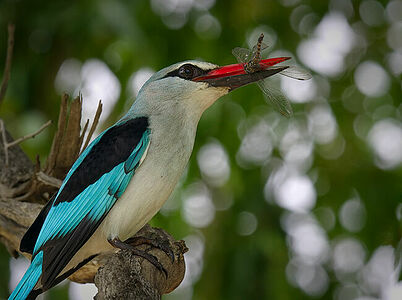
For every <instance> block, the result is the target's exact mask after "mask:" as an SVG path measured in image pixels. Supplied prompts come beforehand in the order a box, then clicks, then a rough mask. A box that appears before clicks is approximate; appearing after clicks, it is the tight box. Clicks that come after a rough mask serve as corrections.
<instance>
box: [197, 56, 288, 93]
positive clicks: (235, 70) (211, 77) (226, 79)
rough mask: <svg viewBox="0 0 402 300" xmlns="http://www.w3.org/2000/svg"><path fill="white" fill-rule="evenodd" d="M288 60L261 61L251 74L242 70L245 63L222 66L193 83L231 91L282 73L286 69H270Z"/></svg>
mask: <svg viewBox="0 0 402 300" xmlns="http://www.w3.org/2000/svg"><path fill="white" fill-rule="evenodd" d="M288 59H290V57H276V58H268V59H263V60H261V61H260V62H259V65H260V70H259V71H257V72H253V73H247V72H246V71H245V70H244V65H245V63H242V64H233V65H228V66H223V67H219V68H216V69H213V70H211V71H209V73H207V74H206V75H202V76H199V77H196V78H194V79H193V81H204V82H207V83H209V84H210V85H211V86H216V87H229V88H230V89H231V90H233V89H235V88H238V87H241V86H244V85H246V84H250V83H253V82H256V81H258V80H263V79H265V78H267V77H269V76H272V75H274V74H276V73H279V72H281V71H283V70H284V69H286V68H288V67H287V66H283V67H275V68H271V67H272V66H274V65H276V64H278V63H281V62H284V61H286V60H288Z"/></svg>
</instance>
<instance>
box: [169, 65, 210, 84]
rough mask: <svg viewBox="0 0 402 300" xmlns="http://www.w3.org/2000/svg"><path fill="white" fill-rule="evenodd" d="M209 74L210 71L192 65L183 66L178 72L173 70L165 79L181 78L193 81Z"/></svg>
mask: <svg viewBox="0 0 402 300" xmlns="http://www.w3.org/2000/svg"><path fill="white" fill-rule="evenodd" d="M208 72H209V70H202V69H201V68H199V67H197V66H195V65H192V64H184V65H181V66H180V67H179V68H177V69H176V70H173V71H171V72H169V73H167V74H166V75H165V76H164V77H163V78H166V77H179V78H183V79H187V80H191V79H193V78H195V77H198V76H201V75H205V74H207V73H208Z"/></svg>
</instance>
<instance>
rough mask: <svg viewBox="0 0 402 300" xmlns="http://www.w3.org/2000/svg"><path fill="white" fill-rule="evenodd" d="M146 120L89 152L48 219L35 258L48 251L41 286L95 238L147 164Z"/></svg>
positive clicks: (111, 133) (113, 131)
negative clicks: (139, 171) (119, 199)
mask: <svg viewBox="0 0 402 300" xmlns="http://www.w3.org/2000/svg"><path fill="white" fill-rule="evenodd" d="M148 125H149V124H148V119H147V118H146V117H141V118H136V119H132V120H128V121H124V122H120V123H118V124H116V125H114V126H112V127H110V128H109V129H107V130H106V131H104V132H103V133H102V134H101V135H100V136H98V138H97V139H95V140H94V141H93V142H92V143H91V145H90V146H89V147H88V148H87V149H85V150H84V152H83V153H82V154H81V155H80V157H79V158H78V159H77V161H76V162H75V163H74V165H73V167H72V168H71V170H70V171H69V172H68V174H67V176H66V178H65V180H64V182H63V184H62V186H61V188H60V190H59V192H58V193H57V195H56V197H55V198H54V200H53V203H52V206H51V207H50V209H49V211H48V213H47V216H46V217H45V218H44V220H43V221H42V222H43V225H42V227H41V230H40V233H39V235H38V237H37V239H36V243H35V247H34V249H33V255H34V256H35V255H36V254H37V253H38V252H40V251H43V266H42V270H43V273H42V285H43V287H44V288H45V289H46V287H50V286H52V283H53V281H54V280H55V279H56V277H57V275H58V274H59V273H60V272H61V271H62V270H63V269H64V267H65V266H66V265H67V264H68V262H69V261H70V260H71V258H72V257H73V256H74V255H75V253H76V252H77V251H78V250H79V249H80V248H81V247H82V246H83V245H84V244H85V242H86V241H87V240H88V239H89V238H90V237H91V235H92V234H93V233H94V232H95V230H96V229H97V227H98V226H99V225H100V223H101V222H102V220H103V219H104V218H105V217H106V215H107V213H108V212H109V211H110V209H111V208H112V207H113V205H114V203H115V202H116V200H117V199H118V198H119V197H120V196H121V195H122V194H123V192H124V191H125V189H126V187H127V185H128V183H129V182H130V180H131V178H132V176H133V175H134V172H135V170H136V168H137V167H138V166H139V164H140V163H141V162H142V161H143V159H144V157H145V153H146V150H147V148H148V145H149V140H150V130H149V128H148Z"/></svg>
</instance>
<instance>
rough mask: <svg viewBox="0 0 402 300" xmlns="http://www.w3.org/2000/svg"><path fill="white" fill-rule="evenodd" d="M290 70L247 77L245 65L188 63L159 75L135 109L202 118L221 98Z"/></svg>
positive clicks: (144, 89) (146, 87)
mask: <svg viewBox="0 0 402 300" xmlns="http://www.w3.org/2000/svg"><path fill="white" fill-rule="evenodd" d="M285 68H286V67H279V68H278V67H277V68H266V69H261V70H260V71H257V72H254V73H250V74H248V73H246V72H245V71H244V64H233V65H228V66H223V67H221V66H218V65H215V64H212V63H208V62H200V61H184V62H181V63H176V64H173V65H171V66H169V67H166V68H164V69H162V70H160V71H159V72H157V73H155V74H154V75H153V76H151V78H150V79H149V80H148V81H147V82H146V83H145V84H144V85H143V87H142V88H141V90H140V92H139V94H138V97H137V100H136V103H135V105H134V106H133V109H137V110H141V111H142V112H144V111H146V112H148V113H153V114H155V113H162V114H169V113H173V114H175V113H177V112H178V111H180V112H184V113H186V114H187V115H188V114H190V115H194V116H195V117H198V118H199V117H200V116H201V114H202V113H203V112H204V111H205V110H206V109H207V108H208V107H209V106H211V105H212V104H213V103H214V102H215V101H216V100H217V99H219V98H220V97H221V96H223V95H226V94H227V93H229V92H230V91H232V90H234V89H236V88H239V87H242V86H244V85H247V84H250V83H253V82H256V81H258V80H262V79H264V78H266V77H269V76H272V75H274V74H276V73H278V72H280V71H282V70H284V69H285Z"/></svg>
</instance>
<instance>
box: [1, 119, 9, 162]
mask: <svg viewBox="0 0 402 300" xmlns="http://www.w3.org/2000/svg"><path fill="white" fill-rule="evenodd" d="M0 130H1V138H2V139H3V147H4V157H5V161H6V165H8V147H7V144H8V143H7V137H6V128H5V126H4V121H3V120H1V119H0Z"/></svg>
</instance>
